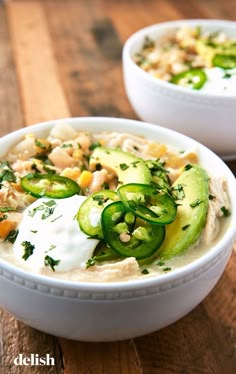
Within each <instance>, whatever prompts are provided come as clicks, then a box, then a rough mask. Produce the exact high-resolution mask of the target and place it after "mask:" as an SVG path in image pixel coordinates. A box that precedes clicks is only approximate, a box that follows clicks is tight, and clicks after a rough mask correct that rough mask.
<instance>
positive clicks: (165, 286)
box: [0, 118, 236, 341]
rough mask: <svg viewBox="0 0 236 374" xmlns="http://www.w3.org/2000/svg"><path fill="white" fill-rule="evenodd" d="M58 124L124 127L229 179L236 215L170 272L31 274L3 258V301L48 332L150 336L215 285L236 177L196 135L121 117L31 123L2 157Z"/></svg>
mask: <svg viewBox="0 0 236 374" xmlns="http://www.w3.org/2000/svg"><path fill="white" fill-rule="evenodd" d="M58 122H64V123H69V124H71V125H72V126H75V128H77V129H81V130H84V129H85V130H86V131H91V132H94V131H96V132H97V131H103V130H114V129H115V130H118V131H120V132H130V133H134V134H141V135H145V136H146V137H147V138H150V139H152V140H156V141H159V142H164V143H166V144H169V145H173V146H175V147H177V149H180V150H182V149H186V148H188V147H196V149H197V151H198V154H199V158H200V163H201V164H203V165H204V167H205V168H207V169H209V170H211V171H212V172H213V173H214V174H215V175H216V176H217V175H224V176H225V177H226V178H227V181H228V191H229V196H230V200H231V216H230V217H229V218H228V225H227V229H226V230H225V233H224V235H223V236H222V237H221V238H220V239H219V241H218V242H217V243H216V244H215V245H214V246H213V247H212V248H211V249H210V250H209V251H208V252H207V253H206V254H205V255H203V256H202V257H200V258H199V259H197V260H195V261H194V262H192V263H190V264H188V265H186V266H184V267H183V268H179V269H177V270H173V271H172V272H170V273H166V274H163V276H158V277H152V278H151V277H149V278H146V279H145V278H143V279H139V280H132V281H129V282H116V283H115V282H113V283H106V284H104V283H86V282H72V281H67V280H61V279H55V278H50V277H46V276H42V275H37V274H32V273H27V272H26V271H24V270H22V269H21V268H18V267H16V266H14V265H12V264H10V263H8V262H6V261H4V260H2V259H0V304H1V305H2V307H3V308H5V309H6V310H8V311H9V312H10V313H11V314H13V315H14V316H15V317H16V318H17V319H19V320H21V321H23V322H25V323H26V324H28V325H30V326H32V327H34V328H36V329H39V330H42V331H45V332H47V333H50V334H53V335H56V336H62V337H65V338H69V339H75V340H82V341H112V340H121V339H129V338H133V337H136V336H140V335H144V334H148V333H151V332H153V331H155V330H158V329H160V328H162V327H164V326H167V325H169V324H171V323H172V322H174V321H176V320H178V319H179V318H181V317H182V316H184V315H185V314H187V313H188V312H189V311H191V310H192V309H193V308H194V307H195V306H196V305H197V304H199V303H200V302H201V301H202V300H203V299H204V298H205V297H206V295H207V294H208V293H209V292H210V291H211V290H212V288H213V287H214V286H215V284H216V283H217V281H218V280H219V278H220V276H221V275H222V273H223V271H224V269H225V266H226V263H227V261H228V259H229V256H230V254H231V250H232V246H233V241H234V239H235V236H236V181H235V178H234V176H233V174H232V173H231V171H230V170H229V168H228V167H227V166H226V165H225V164H224V162H223V161H222V160H221V159H219V158H218V157H217V156H216V155H215V154H214V153H213V152H212V151H210V150H209V149H207V148H205V147H204V146H202V145H201V144H199V143H197V142H195V141H194V140H192V139H190V138H188V137H186V136H184V135H181V134H178V133H176V132H173V131H171V130H168V129H166V128H163V127H159V126H156V125H150V124H147V123H142V122H139V121H132V120H126V119H114V118H73V119H66V120H62V121H61V120H56V121H50V122H46V123H41V124H38V125H35V126H31V127H27V128H24V129H21V130H18V131H16V132H14V133H11V134H9V135H7V136H5V137H3V138H1V139H0V149H1V156H2V155H4V153H5V152H6V151H7V150H8V149H9V148H10V147H11V146H12V145H13V144H15V143H16V142H17V141H18V140H19V139H20V138H21V137H22V135H24V134H26V133H32V132H33V133H35V134H36V135H37V136H44V135H46V134H47V133H48V131H49V129H50V128H52V126H53V125H55V124H56V123H58Z"/></svg>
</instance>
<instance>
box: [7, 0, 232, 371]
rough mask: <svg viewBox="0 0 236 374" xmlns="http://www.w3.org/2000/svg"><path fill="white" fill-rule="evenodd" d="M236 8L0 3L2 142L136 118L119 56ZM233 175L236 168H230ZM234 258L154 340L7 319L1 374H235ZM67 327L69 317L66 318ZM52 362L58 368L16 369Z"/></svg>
mask: <svg viewBox="0 0 236 374" xmlns="http://www.w3.org/2000/svg"><path fill="white" fill-rule="evenodd" d="M235 5H236V4H235V1H233V0H146V1H145V0H127V1H126V0H119V1H115V0H114V1H112V0H81V1H80V0H77V1H76V0H69V1H66V0H45V1H43V0H42V1H40V0H34V1H23V0H15V1H7V2H6V3H5V4H4V3H3V2H0V133H1V135H4V134H6V133H8V132H10V131H13V130H15V129H17V128H20V127H22V126H27V125H29V124H32V123H35V122H39V121H43V120H48V119H53V118H61V117H69V116H86V115H92V116H118V117H127V118H136V116H135V114H134V112H133V111H132V109H131V107H130V105H129V103H128V101H127V98H126V96H125V92H124V87H123V82H122V70H121V48H122V45H123V43H124V41H125V40H126V39H127V37H128V36H129V35H130V34H132V33H133V32H134V31H136V30H137V29H139V28H142V27H144V26H147V25H149V24H153V23H157V22H161V21H167V20H174V19H181V18H225V19H231V20H235V18H236V7H235ZM230 166H231V167H232V168H234V170H235V163H231V165H230ZM235 281H236V253H235V252H233V254H232V257H231V259H230V261H229V263H228V266H227V269H226V271H225V273H224V275H223V276H222V278H221V280H220V281H219V283H218V284H217V286H216V287H215V289H214V290H213V291H212V292H211V294H210V295H209V296H208V297H207V298H206V299H205V301H204V302H202V303H201V304H200V305H199V306H198V307H197V308H195V309H194V310H193V311H192V312H191V313H189V314H188V315H187V316H186V317H184V318H182V319H181V320H180V321H178V322H177V323H175V324H173V325H171V326H169V327H168V328H165V329H163V330H161V331H158V332H156V333H153V334H151V335H148V336H145V337H140V338H137V339H133V340H130V341H122V342H116V343H101V344H97V343H96V344H95V343H81V342H73V341H68V340H65V339H57V338H55V337H53V336H49V335H47V334H44V333H41V332H39V331H36V330H34V329H32V328H30V327H28V326H26V325H24V324H23V323H20V322H18V321H16V320H15V319H14V318H13V317H12V316H11V315H9V314H8V313H7V312H5V311H4V310H1V309H0V372H1V373H2V374H9V373H20V374H21V373H63V372H64V373H66V374H76V373H78V374H83V373H89V374H102V373H106V374H110V373H113V374H118V373H122V374H138V373H146V374H151V373H157V374H162V373H163V374H164V373H167V374H171V373H182V374H208V373H212V374H213V373H214V374H234V373H236V285H235ZM65 318H66V316H65ZM19 353H23V354H24V355H28V354H30V353H38V354H39V356H43V355H45V354H46V353H49V354H50V355H51V356H52V357H54V358H55V361H56V366H54V367H53V366H52V367H50V368H49V367H37V366H35V367H33V366H32V367H30V368H29V367H17V366H15V365H14V363H13V360H14V358H15V357H16V356H17V355H18V354H19Z"/></svg>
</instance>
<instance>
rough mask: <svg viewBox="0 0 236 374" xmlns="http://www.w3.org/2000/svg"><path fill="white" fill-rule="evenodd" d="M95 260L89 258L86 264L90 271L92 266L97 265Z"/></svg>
mask: <svg viewBox="0 0 236 374" xmlns="http://www.w3.org/2000/svg"><path fill="white" fill-rule="evenodd" d="M95 263H96V262H95V260H94V258H89V259H88V261H87V262H86V269H88V268H89V267H90V266H94V265H95Z"/></svg>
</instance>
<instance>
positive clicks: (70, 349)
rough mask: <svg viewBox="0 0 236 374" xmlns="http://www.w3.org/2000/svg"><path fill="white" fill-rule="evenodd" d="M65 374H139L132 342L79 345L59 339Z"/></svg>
mask: <svg viewBox="0 0 236 374" xmlns="http://www.w3.org/2000/svg"><path fill="white" fill-rule="evenodd" d="M60 342H61V347H62V351H63V354H64V364H65V374H71V373H73V374H85V373H89V374H106V373H113V374H141V373H142V369H141V367H140V363H139V360H138V357H137V356H136V352H135V349H134V346H133V341H132V340H130V341H123V342H114V343H80V342H73V341H70V340H66V339H60Z"/></svg>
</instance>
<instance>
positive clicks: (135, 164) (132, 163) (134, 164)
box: [131, 161, 140, 168]
mask: <svg viewBox="0 0 236 374" xmlns="http://www.w3.org/2000/svg"><path fill="white" fill-rule="evenodd" d="M139 163H140V161H133V162H131V165H132V166H133V168H136V167H137V164H139Z"/></svg>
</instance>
